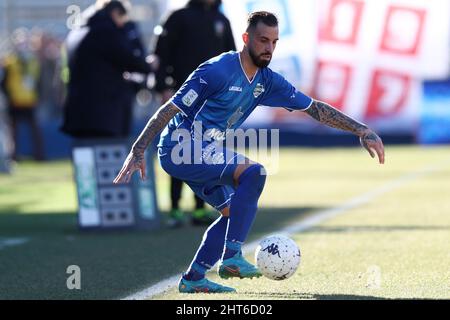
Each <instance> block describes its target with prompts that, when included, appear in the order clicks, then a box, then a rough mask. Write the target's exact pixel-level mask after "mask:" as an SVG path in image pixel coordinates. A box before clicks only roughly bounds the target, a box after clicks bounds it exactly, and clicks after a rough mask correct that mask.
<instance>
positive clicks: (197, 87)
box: [170, 63, 221, 118]
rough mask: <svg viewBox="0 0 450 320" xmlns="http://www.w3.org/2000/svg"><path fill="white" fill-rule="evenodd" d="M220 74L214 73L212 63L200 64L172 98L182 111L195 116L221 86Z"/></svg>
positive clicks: (188, 115) (189, 116)
mask: <svg viewBox="0 0 450 320" xmlns="http://www.w3.org/2000/svg"><path fill="white" fill-rule="evenodd" d="M220 78H221V77H220V75H218V74H216V75H214V71H213V68H212V66H211V65H210V64H207V63H205V64H202V65H200V66H199V67H198V68H197V69H196V70H195V71H194V72H192V73H191V75H190V76H189V77H188V78H187V80H186V81H185V82H184V83H183V85H182V86H181V88H180V89H179V90H178V91H177V92H176V93H175V95H174V96H173V97H172V99H171V101H170V102H171V103H172V104H174V105H175V106H176V107H177V108H178V109H180V111H181V113H183V115H184V116H186V117H188V118H191V117H192V118H193V117H194V116H195V114H197V112H198V111H199V110H200V108H201V107H202V106H203V104H204V103H205V101H206V100H207V99H208V98H209V97H210V96H211V95H212V94H213V93H214V92H216V91H217V90H218V89H219V87H220Z"/></svg>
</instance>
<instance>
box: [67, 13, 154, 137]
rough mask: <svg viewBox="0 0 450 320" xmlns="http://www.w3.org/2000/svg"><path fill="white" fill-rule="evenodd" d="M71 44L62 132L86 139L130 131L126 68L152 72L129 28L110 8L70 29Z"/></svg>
mask: <svg viewBox="0 0 450 320" xmlns="http://www.w3.org/2000/svg"><path fill="white" fill-rule="evenodd" d="M66 45H67V51H68V59H69V70H70V80H69V84H68V91H67V98H66V101H65V108H64V123H63V126H62V128H61V129H62V131H63V132H65V133H67V134H69V135H71V136H74V137H85V138H95V137H125V136H127V135H128V134H129V132H128V131H129V125H128V124H127V113H129V112H130V110H129V108H130V105H129V103H128V101H129V95H130V92H129V84H127V83H126V82H125V80H124V78H123V73H124V72H125V71H130V72H141V73H149V72H150V71H151V70H150V66H149V65H148V64H147V63H146V62H145V59H144V58H143V57H142V56H139V55H135V54H133V48H132V45H131V44H130V41H129V40H128V39H127V38H126V35H125V32H123V31H122V30H121V29H119V28H118V27H117V26H116V25H115V24H114V22H113V21H112V19H111V17H110V16H109V15H107V14H106V12H104V10H101V11H99V12H97V13H96V14H95V15H94V16H93V17H91V18H90V19H89V21H88V24H87V27H83V28H80V29H79V30H76V31H73V33H72V34H69V36H68V39H67V41H66Z"/></svg>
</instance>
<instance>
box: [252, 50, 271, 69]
mask: <svg viewBox="0 0 450 320" xmlns="http://www.w3.org/2000/svg"><path fill="white" fill-rule="evenodd" d="M248 54H249V56H250V58H251V59H252V61H253V64H254V65H255V66H257V67H258V68H266V67H268V66H269V64H270V61H271V60H272V55H271V57H270V59H269V60H263V59H261V56H263V55H266V54H270V53H263V54H260V55H257V54H256V53H255V52H254V51H253V49H252V48H250V47H249V48H248Z"/></svg>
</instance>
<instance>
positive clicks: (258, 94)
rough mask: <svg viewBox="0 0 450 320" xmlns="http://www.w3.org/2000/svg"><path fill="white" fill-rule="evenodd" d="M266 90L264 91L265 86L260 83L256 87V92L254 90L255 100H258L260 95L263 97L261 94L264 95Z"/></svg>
mask: <svg viewBox="0 0 450 320" xmlns="http://www.w3.org/2000/svg"><path fill="white" fill-rule="evenodd" d="M264 91H265V90H264V86H263V85H262V84H261V83H258V84H257V85H256V87H255V90H253V96H254V97H255V99H256V98H258V97H259V96H260V95H261V93H263V92H264Z"/></svg>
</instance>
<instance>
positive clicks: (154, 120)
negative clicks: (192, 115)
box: [132, 103, 180, 160]
mask: <svg viewBox="0 0 450 320" xmlns="http://www.w3.org/2000/svg"><path fill="white" fill-rule="evenodd" d="M179 111H180V110H178V108H176V107H175V106H174V105H172V104H171V103H168V104H165V105H163V106H162V107H161V108H159V110H158V111H156V113H155V114H154V115H153V117H151V118H150V120H149V121H148V122H147V125H146V126H145V128H144V130H142V132H141V134H140V136H139V138H137V140H136V142H135V143H134V144H133V149H132V150H133V153H134V154H135V156H136V157H137V158H139V157H141V158H143V157H144V151H145V149H147V147H148V145H149V144H150V142H152V140H153V139H154V138H155V136H156V135H157V134H158V133H159V132H160V131H161V130H162V129H163V128H164V127H165V126H166V125H167V123H168V122H169V121H170V119H172V118H173V117H174V116H175V115H176V114H177V113H178V112H179ZM138 160H139V159H138Z"/></svg>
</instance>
